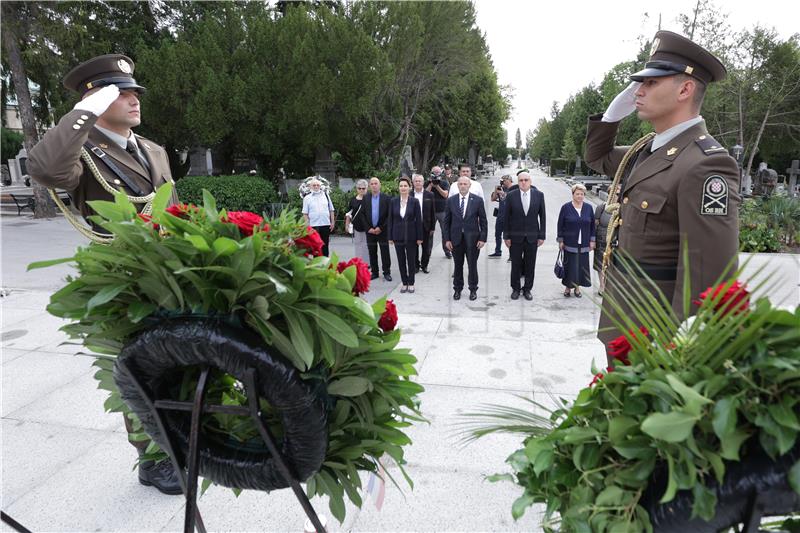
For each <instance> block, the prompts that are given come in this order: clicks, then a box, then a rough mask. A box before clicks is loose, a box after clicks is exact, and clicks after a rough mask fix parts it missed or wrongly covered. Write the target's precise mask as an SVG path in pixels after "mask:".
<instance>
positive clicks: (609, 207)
mask: <svg viewBox="0 0 800 533" xmlns="http://www.w3.org/2000/svg"><path fill="white" fill-rule="evenodd" d="M655 136H656V134H655V133H652V132H651V133H648V134H647V135H645V136H644V137H642V138H641V139H639V140H638V141H636V142H635V143H633V146H631V147H630V148H629V149H628V151H627V152H626V153H625V155H624V156H623V157H622V161H621V162H620V164H619V167H617V172H616V174H614V179H613V181H612V182H611V188H610V189H609V190H608V200H607V201H606V208H605V211H606V212H607V213H611V220H610V221H609V223H608V228H607V229H606V249H605V250H603V275H605V273H606V270H608V266H609V265H610V264H611V255H612V254H613V253H614V246H613V243H614V237H615V236H616V233H617V228H618V227H619V225H620V223H619V217H620V214H619V211H620V209H619V207H620V205H619V195H618V194H617V189H618V188H619V186H620V184H621V183H622V180H623V176H625V175H626V174H627V173H628V171H629V168H628V167H629V166H630V165H632V164H633V163H634V162H635V161H636V159H635V158H634V157H633V156H634V155H637V154H638V153H639V152H641V151H642V149H643V148H644V147H645V146H646V145H647V143H649V142H650V141H651V140H652V139H653V137H655ZM620 192H622V191H620Z"/></svg>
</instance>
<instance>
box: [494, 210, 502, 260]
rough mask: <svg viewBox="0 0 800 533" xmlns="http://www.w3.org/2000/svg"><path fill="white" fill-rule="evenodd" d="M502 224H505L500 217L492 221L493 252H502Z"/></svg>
mask: <svg viewBox="0 0 800 533" xmlns="http://www.w3.org/2000/svg"><path fill="white" fill-rule="evenodd" d="M503 226H505V221H504V220H503V219H502V218H498V219H497V220H495V222H494V253H496V254H501V253H503V249H502V246H503Z"/></svg>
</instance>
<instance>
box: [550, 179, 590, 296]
mask: <svg viewBox="0 0 800 533" xmlns="http://www.w3.org/2000/svg"><path fill="white" fill-rule="evenodd" d="M585 198H586V187H584V186H583V184H581V183H577V184H575V185H573V186H572V201H570V202H567V203H565V204H564V205H562V206H561V212H560V213H559V214H558V245H559V247H560V248H561V249H562V250H563V251H564V277H563V278H562V279H561V284H562V285H564V296H569V295H570V289H572V290H573V291H574V293H575V297H576V298H580V297H581V296H582V294H581V287H591V286H592V275H591V271H590V270H589V252H590V251H591V250H594V249H595V237H596V235H595V231H596V230H595V222H594V209H592V206H591V205H589V204H587V203H585V202H584V199H585Z"/></svg>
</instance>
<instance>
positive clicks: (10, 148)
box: [0, 128, 25, 163]
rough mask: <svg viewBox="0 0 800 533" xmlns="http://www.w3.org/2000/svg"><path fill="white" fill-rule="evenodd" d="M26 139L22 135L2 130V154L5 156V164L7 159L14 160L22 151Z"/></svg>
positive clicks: (0, 148)
mask: <svg viewBox="0 0 800 533" xmlns="http://www.w3.org/2000/svg"><path fill="white" fill-rule="evenodd" d="M24 139H25V138H24V137H23V136H22V134H21V133H17V132H16V131H11V130H9V129H7V128H2V147H0V153H2V154H3V163H5V162H6V161H5V160H6V159H13V158H15V157H17V154H18V153H19V151H20V150H21V149H22V142H23V140H24Z"/></svg>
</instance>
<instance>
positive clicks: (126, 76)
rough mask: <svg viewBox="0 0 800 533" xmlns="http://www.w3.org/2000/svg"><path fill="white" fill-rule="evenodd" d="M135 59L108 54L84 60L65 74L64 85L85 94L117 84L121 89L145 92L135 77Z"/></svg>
mask: <svg viewBox="0 0 800 533" xmlns="http://www.w3.org/2000/svg"><path fill="white" fill-rule="evenodd" d="M133 69H134V65H133V61H132V60H131V58H129V57H128V56H124V55H122V54H106V55H102V56H97V57H93V58H92V59H90V60H88V61H84V62H83V63H81V64H80V65H78V66H77V67H75V68H74V69H72V70H70V71H69V73H68V74H67V75H66V76H64V87H66V88H67V89H69V90H71V91H76V92H78V93H80V94H84V93H85V92H86V91H90V90H92V89H96V88H97V87H105V86H106V85H116V86H117V87H119V88H120V89H133V90H135V91H137V92H140V93H142V92H144V90H145V89H144V87H142V86H141V85H139V84H138V83H136V80H135V79H133Z"/></svg>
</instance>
